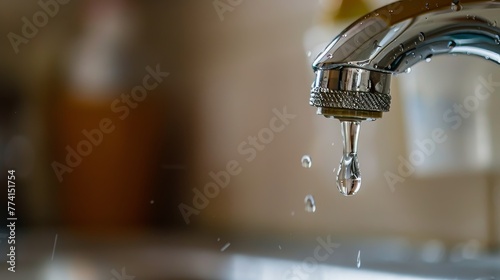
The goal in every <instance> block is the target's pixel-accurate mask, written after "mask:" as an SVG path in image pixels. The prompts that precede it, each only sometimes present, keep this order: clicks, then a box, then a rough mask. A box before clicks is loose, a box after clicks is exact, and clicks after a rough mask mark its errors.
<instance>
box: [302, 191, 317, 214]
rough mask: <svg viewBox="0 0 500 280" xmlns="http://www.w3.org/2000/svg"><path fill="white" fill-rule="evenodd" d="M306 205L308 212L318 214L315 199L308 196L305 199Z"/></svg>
mask: <svg viewBox="0 0 500 280" xmlns="http://www.w3.org/2000/svg"><path fill="white" fill-rule="evenodd" d="M304 203H305V204H306V212H309V213H314V212H316V202H314V197H313V196H312V195H310V194H308V195H306V197H305V198H304Z"/></svg>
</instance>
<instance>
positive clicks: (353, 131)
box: [337, 120, 361, 196]
mask: <svg viewBox="0 0 500 280" xmlns="http://www.w3.org/2000/svg"><path fill="white" fill-rule="evenodd" d="M340 125H341V128H342V139H343V141H342V142H343V145H344V150H343V155H342V159H341V160H340V165H339V168H338V171H337V188H338V189H339V191H340V193H341V194H343V195H345V196H349V195H355V194H356V193H357V192H358V190H359V188H360V187H361V175H360V172H359V162H358V136H359V129H360V125H361V122H360V121H356V120H341V121H340Z"/></svg>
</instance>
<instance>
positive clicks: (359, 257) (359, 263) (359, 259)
mask: <svg viewBox="0 0 500 280" xmlns="http://www.w3.org/2000/svg"><path fill="white" fill-rule="evenodd" d="M356 264H357V266H358V268H360V267H361V250H359V251H358V259H357V263H356Z"/></svg>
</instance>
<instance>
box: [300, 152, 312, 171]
mask: <svg viewBox="0 0 500 280" xmlns="http://www.w3.org/2000/svg"><path fill="white" fill-rule="evenodd" d="M301 162H302V167H304V168H311V165H312V160H311V157H310V156H309V155H304V156H303V157H302V159H301Z"/></svg>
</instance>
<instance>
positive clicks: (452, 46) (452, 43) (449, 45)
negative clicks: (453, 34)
mask: <svg viewBox="0 0 500 280" xmlns="http://www.w3.org/2000/svg"><path fill="white" fill-rule="evenodd" d="M456 45H457V43H455V41H449V42H448V48H449V49H453V48H454V47H455V46H456Z"/></svg>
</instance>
